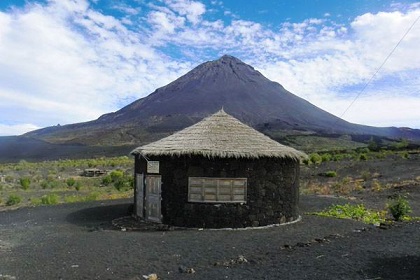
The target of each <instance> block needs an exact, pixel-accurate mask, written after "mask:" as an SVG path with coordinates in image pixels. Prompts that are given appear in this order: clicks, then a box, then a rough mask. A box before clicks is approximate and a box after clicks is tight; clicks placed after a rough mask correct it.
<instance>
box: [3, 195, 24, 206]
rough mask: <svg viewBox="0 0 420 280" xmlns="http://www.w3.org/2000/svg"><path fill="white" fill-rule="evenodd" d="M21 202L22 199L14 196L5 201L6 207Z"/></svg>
mask: <svg viewBox="0 0 420 280" xmlns="http://www.w3.org/2000/svg"><path fill="white" fill-rule="evenodd" d="M21 201H22V198H21V197H20V196H18V195H16V194H11V195H9V198H8V199H7V201H6V205H7V206H12V205H16V204H19V203H20V202H21Z"/></svg>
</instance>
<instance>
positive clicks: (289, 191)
mask: <svg viewBox="0 0 420 280" xmlns="http://www.w3.org/2000/svg"><path fill="white" fill-rule="evenodd" d="M137 160H138V162H137ZM137 160H136V162H137V164H136V173H143V174H146V176H147V173H145V166H146V160H145V159H143V158H140V159H137ZM149 160H153V161H159V163H160V175H161V176H162V191H161V192H162V203H161V213H162V223H164V224H167V225H173V226H179V227H194V228H226V227H229V228H243V227H258V226H266V225H270V224H282V223H287V222H291V221H294V220H296V219H298V217H299V213H298V202H299V186H298V184H299V180H298V178H299V162H298V161H297V160H294V159H289V158H259V159H232V158H226V159H224V158H218V159H217V160H214V159H208V158H204V157H199V156H191V157H189V156H182V157H169V156H162V157H153V158H150V159H149ZM189 177H216V178H247V197H246V202H245V203H205V202H189V201H188V178H189Z"/></svg>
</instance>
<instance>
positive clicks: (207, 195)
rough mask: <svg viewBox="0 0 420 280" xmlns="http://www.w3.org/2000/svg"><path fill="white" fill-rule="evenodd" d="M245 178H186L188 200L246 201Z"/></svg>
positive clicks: (210, 201) (211, 201) (209, 201)
mask: <svg viewBox="0 0 420 280" xmlns="http://www.w3.org/2000/svg"><path fill="white" fill-rule="evenodd" d="M246 188H247V179H246V178H209V177H189V178H188V201H189V202H207V203H244V202H246Z"/></svg>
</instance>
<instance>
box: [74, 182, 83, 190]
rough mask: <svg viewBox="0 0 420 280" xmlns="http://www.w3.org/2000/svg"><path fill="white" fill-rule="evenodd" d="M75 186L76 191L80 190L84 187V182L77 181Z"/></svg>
mask: <svg viewBox="0 0 420 280" xmlns="http://www.w3.org/2000/svg"><path fill="white" fill-rule="evenodd" d="M74 188H75V189H76V191H80V189H81V188H82V183H80V182H76V184H75V185H74Z"/></svg>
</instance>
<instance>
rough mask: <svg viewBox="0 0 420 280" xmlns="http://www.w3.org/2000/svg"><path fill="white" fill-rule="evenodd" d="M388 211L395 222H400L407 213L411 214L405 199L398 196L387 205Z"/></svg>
mask: <svg viewBox="0 0 420 280" xmlns="http://www.w3.org/2000/svg"><path fill="white" fill-rule="evenodd" d="M388 209H389V211H390V212H391V215H392V217H394V219H395V220H396V221H401V220H402V219H403V218H404V217H405V216H407V215H408V213H411V207H410V204H409V203H408V201H407V199H406V198H405V197H403V196H398V197H397V198H395V199H393V200H392V201H391V202H390V203H389V204H388Z"/></svg>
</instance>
